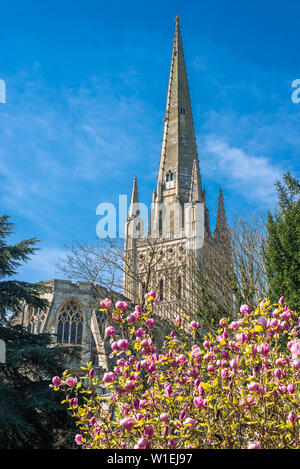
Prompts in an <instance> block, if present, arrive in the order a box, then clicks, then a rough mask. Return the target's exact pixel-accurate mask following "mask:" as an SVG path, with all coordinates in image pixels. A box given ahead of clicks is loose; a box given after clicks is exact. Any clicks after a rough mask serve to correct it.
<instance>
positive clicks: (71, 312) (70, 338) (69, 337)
mask: <svg viewBox="0 0 300 469" xmlns="http://www.w3.org/2000/svg"><path fill="white" fill-rule="evenodd" d="M82 327H83V314H82V310H81V306H80V305H79V303H78V302H77V301H75V300H73V299H71V300H69V301H67V302H66V303H65V304H64V305H63V307H62V308H61V310H60V312H59V316H58V326H57V343H59V344H72V345H80V344H81V343H82Z"/></svg>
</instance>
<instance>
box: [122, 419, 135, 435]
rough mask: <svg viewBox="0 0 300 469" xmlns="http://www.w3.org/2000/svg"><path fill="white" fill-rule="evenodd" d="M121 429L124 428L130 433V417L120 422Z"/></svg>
mask: <svg viewBox="0 0 300 469" xmlns="http://www.w3.org/2000/svg"><path fill="white" fill-rule="evenodd" d="M120 425H121V427H123V428H125V430H127V431H128V432H130V431H131V430H132V429H133V427H134V420H133V418H131V417H126V418H124V419H122V420H121V421H120Z"/></svg>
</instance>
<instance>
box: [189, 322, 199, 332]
mask: <svg viewBox="0 0 300 469" xmlns="http://www.w3.org/2000/svg"><path fill="white" fill-rule="evenodd" d="M198 327H199V323H198V322H197V321H192V322H191V323H190V329H192V330H196V329H198Z"/></svg>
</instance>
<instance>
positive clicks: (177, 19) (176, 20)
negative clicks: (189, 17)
mask: <svg viewBox="0 0 300 469" xmlns="http://www.w3.org/2000/svg"><path fill="white" fill-rule="evenodd" d="M179 21H180V18H179V8H177V16H176V18H175V23H177V24H179Z"/></svg>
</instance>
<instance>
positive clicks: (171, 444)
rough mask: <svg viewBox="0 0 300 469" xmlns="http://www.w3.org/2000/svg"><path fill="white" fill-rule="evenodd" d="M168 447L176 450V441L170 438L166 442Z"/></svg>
mask: <svg viewBox="0 0 300 469" xmlns="http://www.w3.org/2000/svg"><path fill="white" fill-rule="evenodd" d="M168 446H169V448H172V449H175V448H176V440H174V438H171V439H170V440H169V441H168Z"/></svg>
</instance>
